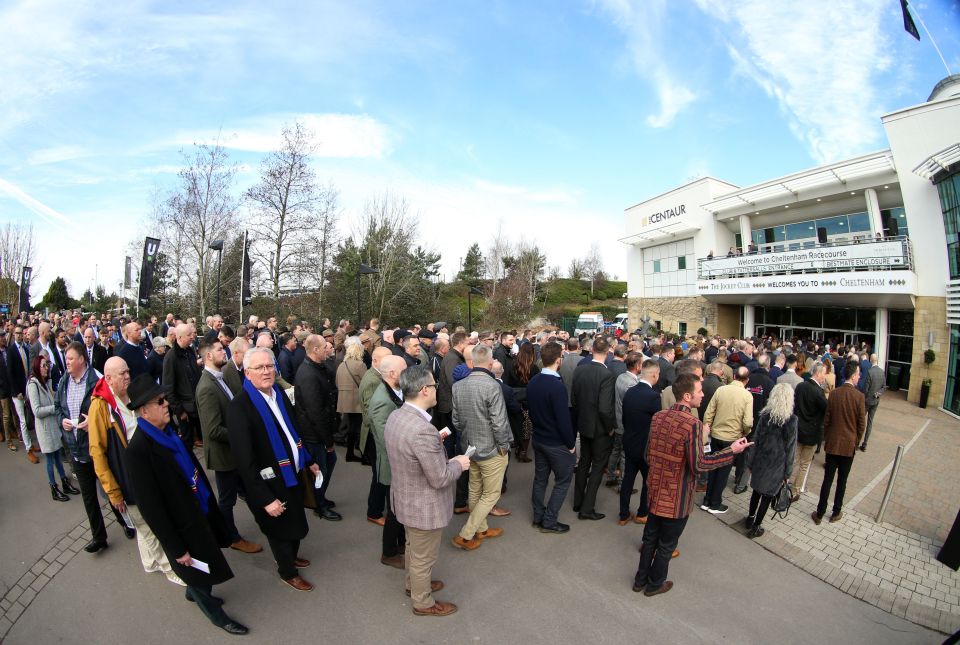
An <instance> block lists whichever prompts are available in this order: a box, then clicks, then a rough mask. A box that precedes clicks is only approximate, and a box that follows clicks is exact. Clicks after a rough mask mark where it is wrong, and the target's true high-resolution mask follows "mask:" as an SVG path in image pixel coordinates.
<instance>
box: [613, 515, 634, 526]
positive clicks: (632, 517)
mask: <svg viewBox="0 0 960 645" xmlns="http://www.w3.org/2000/svg"><path fill="white" fill-rule="evenodd" d="M630 520H633V521H636V520H637V518H635V517H634V516H633V515H631V516H630V517H625V518H623V519H622V520H617V525H618V526H626V525H627V524H628V523H629V522H630Z"/></svg>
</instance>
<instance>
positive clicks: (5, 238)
mask: <svg viewBox="0 0 960 645" xmlns="http://www.w3.org/2000/svg"><path fill="white" fill-rule="evenodd" d="M36 254H37V236H36V234H35V233H34V231H33V225H32V224H26V225H24V224H22V223H20V222H18V223H16V224H14V223H12V222H7V223H6V224H4V225H3V226H2V227H0V300H2V301H3V302H9V303H13V302H16V303H17V308H16V310H17V311H19V307H20V302H19V297H20V278H21V277H23V276H22V272H23V267H25V266H32V267H33V273H34V275H36V274H37V271H38V269H39V267H38V266H34V260H36Z"/></svg>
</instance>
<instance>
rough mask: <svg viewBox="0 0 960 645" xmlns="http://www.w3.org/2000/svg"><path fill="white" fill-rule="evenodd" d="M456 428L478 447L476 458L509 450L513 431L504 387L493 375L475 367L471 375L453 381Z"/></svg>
mask: <svg viewBox="0 0 960 645" xmlns="http://www.w3.org/2000/svg"><path fill="white" fill-rule="evenodd" d="M453 427H455V428H457V429H458V430H460V432H462V433H463V441H465V442H467V444H468V445H471V446H475V447H476V448H477V452H476V454H475V455H474V456H473V457H471V459H473V460H474V461H482V460H484V459H488V458H490V457H493V456H495V455H496V454H497V452H498V450H504V451H507V450H509V449H510V442H511V441H512V440H513V432H511V430H510V420H509V419H508V418H507V406H506V403H504V400H503V389H502V388H501V387H500V382H499V381H498V380H497V379H495V378H494V377H493V374H491V373H490V372H488V371H486V370H481V369H474V370H473V371H472V372H470V376H467V377H466V378H463V379H460V380H459V381H457V382H456V383H454V384H453ZM464 450H466V447H464Z"/></svg>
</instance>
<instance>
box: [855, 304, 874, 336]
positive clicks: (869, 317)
mask: <svg viewBox="0 0 960 645" xmlns="http://www.w3.org/2000/svg"><path fill="white" fill-rule="evenodd" d="M856 329H857V331H870V332H872V331H876V329H877V310H876V309H857V327H856Z"/></svg>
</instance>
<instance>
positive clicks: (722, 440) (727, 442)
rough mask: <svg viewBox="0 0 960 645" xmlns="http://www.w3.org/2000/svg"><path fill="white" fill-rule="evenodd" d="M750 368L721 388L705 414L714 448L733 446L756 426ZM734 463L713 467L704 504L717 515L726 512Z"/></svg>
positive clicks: (708, 479) (701, 506)
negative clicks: (726, 491) (726, 493)
mask: <svg viewBox="0 0 960 645" xmlns="http://www.w3.org/2000/svg"><path fill="white" fill-rule="evenodd" d="M749 378H750V370H748V369H747V368H746V367H743V366H740V367H738V368H737V371H736V372H735V373H734V381H733V382H732V383H730V385H723V386H721V387H719V388H717V391H716V393H715V394H714V395H713V398H712V399H710V405H708V406H707V411H706V412H705V413H704V415H703V425H704V426H706V427H708V428H710V449H711V451H714V450H723V449H724V448H729V447H730V446H731V445H733V443H734V442H736V441H737V439H740V438H741V437H746V436H747V435H748V434H750V431H751V430H752V429H753V395H751V394H750V393H749V392H747V390H746V387H745V386H746V383H747V381H748V380H749ZM732 467H733V464H730V465H729V466H724V467H722V468H717V469H716V470H711V471H710V474H709V475H708V476H707V494H706V495H705V496H704V498H703V504H701V505H700V508H702V509H703V510H705V511H709V512H710V513H713V514H714V515H719V514H721V513H726V512H727V510H729V509H728V507H727V505H726V504H724V503H723V490H724V489H725V488H726V487H727V478H728V477H729V476H730V469H731V468H732Z"/></svg>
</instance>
